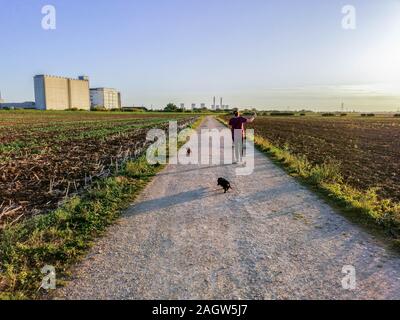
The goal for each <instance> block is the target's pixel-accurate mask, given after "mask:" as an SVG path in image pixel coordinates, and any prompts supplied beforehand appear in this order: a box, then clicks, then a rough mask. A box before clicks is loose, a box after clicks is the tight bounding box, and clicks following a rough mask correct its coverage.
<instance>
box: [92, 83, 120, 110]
mask: <svg viewBox="0 0 400 320" xmlns="http://www.w3.org/2000/svg"><path fill="white" fill-rule="evenodd" d="M90 103H91V106H92V108H95V107H101V108H105V109H107V110H112V109H121V93H120V92H118V91H117V90H115V89H111V88H93V89H90Z"/></svg>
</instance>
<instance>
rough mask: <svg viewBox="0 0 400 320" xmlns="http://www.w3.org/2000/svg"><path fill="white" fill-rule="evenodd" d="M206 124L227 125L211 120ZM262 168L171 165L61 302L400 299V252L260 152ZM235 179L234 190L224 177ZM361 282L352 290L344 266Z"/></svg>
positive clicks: (66, 290)
mask: <svg viewBox="0 0 400 320" xmlns="http://www.w3.org/2000/svg"><path fill="white" fill-rule="evenodd" d="M202 127H204V128H205V127H209V128H221V127H222V125H220V124H219V123H218V122H217V121H216V120H214V119H213V118H207V119H206V120H205V122H204V123H203V125H202ZM255 166H256V167H255V172H254V173H253V174H252V175H251V176H236V175H235V171H234V170H235V168H236V167H235V166H234V165H231V166H214V167H210V166H195V165H190V166H179V165H178V166H177V165H169V166H168V167H167V168H166V169H165V170H164V171H163V172H161V173H160V174H159V175H158V177H156V179H155V180H154V181H153V182H152V183H151V184H150V185H149V186H148V187H147V188H146V189H145V191H144V192H143V193H142V195H141V196H140V197H139V199H138V200H137V201H136V203H135V204H133V205H132V207H131V208H130V209H129V210H128V211H127V212H126V213H125V214H124V216H123V217H122V218H121V219H120V220H119V222H118V223H117V224H116V225H115V226H113V227H111V228H110V229H109V231H108V234H107V235H106V236H105V237H104V238H102V239H101V240H99V242H98V243H97V244H96V245H95V247H94V248H93V249H92V250H91V252H90V253H89V254H88V256H87V258H86V259H85V260H84V261H83V262H82V263H81V264H80V265H78V266H77V267H76V270H75V276H74V279H72V281H71V282H70V283H69V284H68V286H67V287H65V288H63V289H60V290H58V292H57V297H58V298H61V299H399V298H400V258H399V256H398V255H396V254H394V253H391V252H390V251H388V250H387V249H385V246H384V245H383V244H382V243H381V242H380V241H379V240H378V239H376V238H374V237H373V236H372V235H369V234H368V233H366V232H365V231H364V230H361V229H360V228H359V227H357V226H355V225H353V224H351V223H350V222H348V221H347V220H346V219H345V218H343V217H342V216H341V215H339V214H338V213H336V212H335V211H334V210H333V209H331V208H330V207H329V206H328V205H326V204H325V203H324V202H323V201H321V200H320V199H319V198H318V197H317V196H315V195H314V194H313V193H311V192H310V191H308V190H307V189H306V188H304V187H303V186H301V185H299V184H298V183H297V182H296V181H295V180H294V179H293V178H291V177H290V176H288V175H287V174H286V173H284V172H283V171H282V170H281V169H280V168H277V167H276V166H275V165H273V164H272V163H271V162H270V161H269V160H268V159H267V158H266V157H265V156H263V155H262V154H261V153H258V152H256V157H255ZM220 176H224V177H226V178H228V179H229V180H231V182H232V184H233V186H234V190H233V191H230V192H229V193H228V194H227V195H224V194H223V192H222V191H221V190H219V189H217V188H216V180H217V178H218V177H220ZM345 265H352V266H354V267H355V270H356V279H357V288H356V289H355V290H352V291H349V290H344V289H343V288H342V284H341V283H342V278H343V277H344V276H345V275H344V274H342V268H343V266H345Z"/></svg>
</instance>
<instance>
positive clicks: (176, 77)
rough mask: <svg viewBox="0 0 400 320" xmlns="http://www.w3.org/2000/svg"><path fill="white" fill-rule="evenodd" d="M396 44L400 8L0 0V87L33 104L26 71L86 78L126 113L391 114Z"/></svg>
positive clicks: (230, 0) (398, 79)
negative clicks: (201, 108) (350, 19)
mask: <svg viewBox="0 0 400 320" xmlns="http://www.w3.org/2000/svg"><path fill="white" fill-rule="evenodd" d="M46 4H51V5H54V6H55V7H56V10H57V29H56V30H54V31H45V30H43V29H42V28H41V20H42V17H43V15H42V14H41V8H42V7H43V6H44V5H46ZM346 4H352V5H354V6H355V7H356V9H357V29H356V30H343V29H342V27H341V20H342V17H343V15H342V13H341V9H342V7H343V6H344V5H346ZM399 39H400V2H399V1H398V0H348V1H339V0H290V1H288V0H113V1H111V0H96V1H94V0H87V1H77V0H46V1H39V0H29V1H27V0H13V1H9V0H0V90H1V92H2V94H3V98H5V99H6V100H7V101H24V100H33V96H34V94H33V80H32V77H33V75H35V74H42V73H45V74H54V75H63V76H71V77H76V76H78V75H81V74H85V75H88V76H89V77H90V80H91V86H107V87H115V88H118V89H120V90H121V92H122V95H123V102H124V104H125V105H131V104H136V105H141V104H145V105H148V106H150V105H154V106H163V105H165V104H166V103H168V102H169V101H172V102H175V103H180V102H185V103H186V104H190V103H192V102H196V103H201V102H204V103H207V104H211V101H212V96H214V95H215V96H217V97H219V96H223V97H224V98H225V102H226V103H230V104H231V105H233V106H242V107H244V106H254V107H259V108H271V107H277V108H280V109H286V108H287V107H291V108H302V107H307V108H313V109H321V110H322V109H326V110H328V109H337V108H338V106H340V104H341V101H344V102H345V103H346V106H347V107H349V108H350V107H351V108H354V109H360V110H373V109H377V110H397V109H399V108H400V40H399Z"/></svg>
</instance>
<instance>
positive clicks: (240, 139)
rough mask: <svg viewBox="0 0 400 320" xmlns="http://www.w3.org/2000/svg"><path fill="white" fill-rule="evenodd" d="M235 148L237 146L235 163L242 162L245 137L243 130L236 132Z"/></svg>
mask: <svg viewBox="0 0 400 320" xmlns="http://www.w3.org/2000/svg"><path fill="white" fill-rule="evenodd" d="M233 144H234V146H235V161H236V162H242V157H243V136H242V130H235V137H234V143H233Z"/></svg>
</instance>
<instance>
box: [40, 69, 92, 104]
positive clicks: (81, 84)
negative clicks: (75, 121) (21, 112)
mask: <svg viewBox="0 0 400 320" xmlns="http://www.w3.org/2000/svg"><path fill="white" fill-rule="evenodd" d="M34 85H35V100H36V108H37V109H40V110H68V109H79V110H90V95H89V79H88V77H85V76H81V77H79V78H78V79H71V78H64V77H57V76H49V75H37V76H35V77H34Z"/></svg>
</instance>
